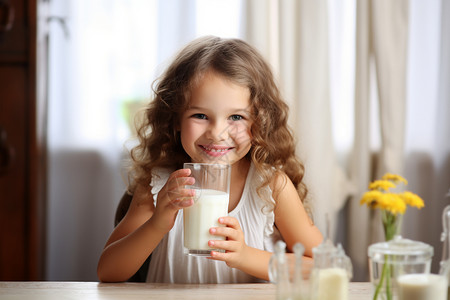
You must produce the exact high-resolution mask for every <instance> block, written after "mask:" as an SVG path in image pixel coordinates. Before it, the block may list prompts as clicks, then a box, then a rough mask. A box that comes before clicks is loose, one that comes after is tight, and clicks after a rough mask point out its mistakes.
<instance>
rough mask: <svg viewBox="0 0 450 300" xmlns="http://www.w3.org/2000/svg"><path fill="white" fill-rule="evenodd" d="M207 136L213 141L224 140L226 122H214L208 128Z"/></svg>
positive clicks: (226, 127)
mask: <svg viewBox="0 0 450 300" xmlns="http://www.w3.org/2000/svg"><path fill="white" fill-rule="evenodd" d="M207 135H208V138H209V139H211V140H213V141H214V142H219V141H224V140H226V139H227V136H228V124H223V123H221V122H214V123H211V125H210V126H209V128H208V132H207Z"/></svg>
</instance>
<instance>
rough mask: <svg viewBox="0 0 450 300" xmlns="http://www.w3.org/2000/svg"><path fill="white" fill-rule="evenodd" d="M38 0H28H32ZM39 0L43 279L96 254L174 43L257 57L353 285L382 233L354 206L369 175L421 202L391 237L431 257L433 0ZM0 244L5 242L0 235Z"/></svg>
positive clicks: (77, 273) (79, 268)
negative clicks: (392, 179) (401, 183)
mask: <svg viewBox="0 0 450 300" xmlns="http://www.w3.org/2000/svg"><path fill="white" fill-rule="evenodd" d="M38 2H40V1H38ZM44 2H46V4H48V5H46V10H47V11H46V12H47V13H48V16H49V17H48V18H47V19H46V21H47V25H46V27H47V28H48V31H47V33H48V35H47V37H48V39H47V42H48V51H47V53H48V56H47V61H48V64H47V65H46V66H47V70H48V72H47V75H46V76H47V78H48V80H47V84H48V94H47V95H48V97H47V108H46V112H47V117H46V120H45V121H46V134H47V150H46V154H47V171H46V175H47V180H46V182H47V183H46V187H47V189H46V201H45V203H46V204H45V216H46V217H45V230H44V231H45V247H44V248H45V250H44V255H43V270H44V272H43V274H44V275H42V276H43V278H40V279H45V280H77V281H88V280H89V281H96V280H97V276H96V266H97V261H98V258H99V255H100V253H101V250H102V248H103V246H104V244H105V242H106V240H107V238H108V236H109V234H110V233H111V231H112V230H113V219H114V213H115V209H116V207H117V204H118V202H119V200H120V197H121V196H122V194H123V193H124V191H125V189H126V182H127V181H126V171H125V159H126V158H127V156H128V150H129V149H130V147H132V145H133V126H132V125H130V124H132V123H133V116H134V113H135V111H136V109H138V108H140V107H142V106H143V105H145V104H146V103H148V101H149V100H150V99H151V93H152V91H151V84H152V82H153V81H154V80H155V79H156V78H157V76H158V75H159V74H161V72H162V71H163V70H164V68H165V67H166V66H167V64H168V63H169V62H170V59H171V58H172V57H173V55H174V54H175V53H176V51H177V50H179V49H180V48H181V47H182V46H183V45H185V44H186V43H187V42H189V41H190V40H192V39H194V38H196V37H199V36H203V35H216V36H220V37H237V38H242V39H244V40H246V41H247V42H249V43H250V44H252V45H254V46H255V47H256V48H257V49H258V50H259V51H260V52H261V53H262V54H263V55H264V56H265V58H266V59H267V60H268V62H269V63H270V64H271V66H272V68H273V71H274V73H275V75H276V78H277V80H278V82H279V85H280V89H281V91H282V93H283V95H284V97H285V99H286V101H287V102H288V104H289V106H290V119H289V122H290V126H291V127H292V128H293V130H294V133H295V135H296V138H297V140H298V155H299V157H300V158H301V159H302V160H303V161H304V163H305V165H306V175H305V180H306V182H307V184H308V186H309V191H310V197H311V200H312V201H313V203H314V204H313V205H314V220H315V222H316V224H317V225H318V226H319V228H320V229H321V231H322V232H323V233H325V232H327V225H326V221H325V220H326V215H327V216H328V218H329V220H330V222H329V224H330V225H329V227H330V230H329V232H330V238H332V239H333V241H334V242H335V243H342V244H343V246H344V249H345V250H346V252H347V254H348V255H350V257H351V259H352V262H353V265H354V273H355V274H354V279H353V280H355V281H365V280H368V270H367V247H368V245H369V244H371V243H374V242H377V241H380V240H382V239H383V236H382V231H381V230H382V229H381V221H380V219H379V216H378V215H377V213H375V212H373V211H369V209H368V208H367V207H362V206H360V205H359V199H360V197H361V195H362V193H364V192H365V191H366V190H367V187H368V183H369V182H370V181H372V180H374V179H375V178H379V177H381V175H383V174H384V173H385V172H391V173H397V174H400V175H402V176H404V177H405V178H406V179H407V180H408V181H409V185H408V187H407V188H408V190H410V191H412V192H415V193H417V194H418V195H420V196H421V197H422V198H423V199H424V201H425V208H423V209H422V210H420V211H418V210H417V209H416V208H410V209H408V210H407V212H406V214H405V216H404V218H403V227H402V235H403V236H404V237H406V238H409V239H413V240H419V241H423V242H426V243H429V244H431V245H432V246H433V247H434V253H435V254H434V258H433V267H432V271H433V272H437V271H438V268H439V261H440V259H441V253H442V243H441V241H440V236H441V232H442V223H441V215H442V211H443V209H444V207H445V206H446V205H448V204H449V200H450V198H448V197H446V195H447V193H448V192H449V189H450V91H449V82H450V40H449V39H450V23H449V20H450V2H449V1H446V0H430V1H426V2H425V1H421V0H409V1H408V0H398V1H390V0H379V1H376V0H328V1H327V0H318V1H309V0H298V1H295V0H133V1H126V0H95V1H87V0H51V1H44ZM1 247H5V246H4V245H3V244H2V245H1Z"/></svg>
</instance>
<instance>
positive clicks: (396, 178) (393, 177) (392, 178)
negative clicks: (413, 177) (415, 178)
mask: <svg viewBox="0 0 450 300" xmlns="http://www.w3.org/2000/svg"><path fill="white" fill-rule="evenodd" d="M381 179H383V180H390V181H393V182H394V183H399V182H403V183H404V184H405V185H408V181H407V180H406V179H405V178H403V177H402V176H400V175H397V174H391V173H386V174H384V176H383V177H381Z"/></svg>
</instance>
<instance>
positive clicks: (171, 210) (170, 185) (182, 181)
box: [152, 169, 195, 231]
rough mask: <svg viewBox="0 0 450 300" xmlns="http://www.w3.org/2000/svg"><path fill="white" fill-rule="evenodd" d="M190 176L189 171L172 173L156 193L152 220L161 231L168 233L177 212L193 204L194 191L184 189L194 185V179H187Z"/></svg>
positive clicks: (183, 170)
mask: <svg viewBox="0 0 450 300" xmlns="http://www.w3.org/2000/svg"><path fill="white" fill-rule="evenodd" d="M190 174H191V170H189V169H180V170H177V171H175V172H173V173H172V174H170V176H169V179H168V180H167V182H166V184H165V185H164V187H163V188H162V189H161V191H160V192H159V193H158V198H157V201H156V207H155V211H154V213H153V216H152V219H153V221H154V222H155V224H156V225H157V226H158V227H159V228H161V229H162V230H165V231H169V230H170V229H171V228H172V227H173V225H174V223H175V218H176V216H177V213H178V210H180V209H181V208H185V207H189V206H191V205H193V204H194V200H193V196H194V190H192V189H186V188H185V185H192V184H194V183H195V179H194V178H193V177H189V175H190Z"/></svg>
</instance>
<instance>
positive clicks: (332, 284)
mask: <svg viewBox="0 0 450 300" xmlns="http://www.w3.org/2000/svg"><path fill="white" fill-rule="evenodd" d="M317 276H318V285H317V288H318V290H317V291H316V293H317V298H316V299H317V300H347V299H348V282H349V279H348V276H347V271H346V270H344V269H342V268H328V269H320V270H318V274H317Z"/></svg>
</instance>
